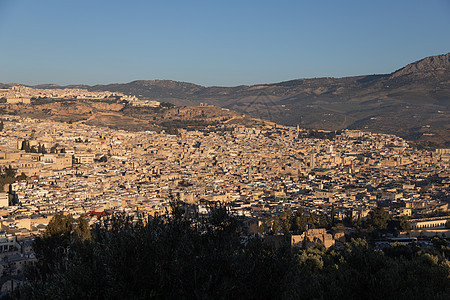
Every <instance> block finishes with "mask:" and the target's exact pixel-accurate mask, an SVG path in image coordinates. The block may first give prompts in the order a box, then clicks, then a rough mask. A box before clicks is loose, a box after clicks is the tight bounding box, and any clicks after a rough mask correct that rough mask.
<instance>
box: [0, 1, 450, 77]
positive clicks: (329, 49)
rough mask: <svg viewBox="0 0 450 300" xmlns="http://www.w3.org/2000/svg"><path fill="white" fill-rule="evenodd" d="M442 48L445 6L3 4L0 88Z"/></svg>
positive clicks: (345, 68)
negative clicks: (10, 84) (8, 85)
mask: <svg viewBox="0 0 450 300" xmlns="http://www.w3.org/2000/svg"><path fill="white" fill-rule="evenodd" d="M449 51H450V0H427V1H425V0H377V1H364V0H358V1H346V0H330V1H320V0H310V1H299V0H298V1H294V0H292V1H284V0H277V1H275V0H273V1H264V0H255V1H246V0H240V1H234V0H228V1H220V2H219V1H215V0H209V1H195V0H189V1H188V0H186V1H170V0H166V1H133V0H128V1H113V0H109V1H98V0H89V1H85V0H73V1H70V0H54V1H47V0H39V1H38V0H29V1H22V0H0V82H3V83H12V82H17V83H25V84H38V83H57V84H75V83H86V84H96V83H112V82H129V81H133V80H137V79H172V80H179V81H188V82H193V83H197V84H202V85H225V86H231V85H238V84H254V83H269V82H279V81H283V80H290V79H295V78H310V77H327V76H333V77H343V76H350V75H360V74H379V73H390V72H392V71H394V70H396V69H398V68H401V67H403V66H404V65H406V64H408V63H410V62H413V61H415V60H418V59H421V58H424V57H426V56H430V55H436V54H443V53H447V52H449Z"/></svg>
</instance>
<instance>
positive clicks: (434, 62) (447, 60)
mask: <svg viewBox="0 0 450 300" xmlns="http://www.w3.org/2000/svg"><path fill="white" fill-rule="evenodd" d="M435 72H450V53H447V54H444V55H436V56H429V57H426V58H424V59H421V60H419V61H416V62H413V63H411V64H408V65H407V66H406V67H403V68H401V69H400V70H397V71H395V72H394V73H392V77H393V78H395V77H399V76H405V75H411V74H422V75H430V74H433V73H435Z"/></svg>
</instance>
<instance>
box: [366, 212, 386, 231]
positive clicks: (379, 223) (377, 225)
mask: <svg viewBox="0 0 450 300" xmlns="http://www.w3.org/2000/svg"><path fill="white" fill-rule="evenodd" d="M388 221H389V214H388V213H387V212H386V211H385V210H384V208H382V207H377V208H375V209H374V210H372V211H371V212H369V215H368V223H369V226H371V227H372V228H373V229H375V230H385V229H386V228H387V225H388Z"/></svg>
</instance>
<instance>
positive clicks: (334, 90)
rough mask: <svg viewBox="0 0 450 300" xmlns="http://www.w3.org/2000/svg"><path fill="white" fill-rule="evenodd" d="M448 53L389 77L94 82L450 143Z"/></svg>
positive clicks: (314, 124)
mask: <svg viewBox="0 0 450 300" xmlns="http://www.w3.org/2000/svg"><path fill="white" fill-rule="evenodd" d="M449 61H450V53H448V54H445V55H438V56H431V57H427V58H424V59H422V60H420V61H417V62H414V63H411V64H409V65H407V66H405V67H404V68H402V69H400V70H397V71H395V72H393V73H391V74H381V75H368V76H354V77H345V78H329V77H327V78H313V79H297V80H291V81H285V82H280V83H274V84H260V85H253V86H245V85H243V86H236V87H203V86H199V85H195V84H191V83H185V82H176V81H166V80H151V81H145V80H139V81H133V82H130V83H126V84H109V85H96V86H93V87H88V89H90V90H109V91H117V92H122V93H126V94H134V95H138V96H140V97H143V98H148V99H155V100H159V101H167V102H171V103H173V104H176V105H198V104H199V103H201V102H207V103H210V104H213V105H217V106H220V107H224V108H228V109H232V110H236V111H238V112H241V113H246V114H250V115H253V116H255V117H258V118H262V119H267V120H270V121H274V122H277V123H280V124H283V125H297V124H300V126H302V127H307V128H315V129H327V130H337V129H343V128H350V129H362V130H368V131H374V132H384V133H394V134H397V135H400V136H402V137H404V138H407V139H410V140H419V141H432V142H434V143H438V144H440V145H444V144H446V145H447V146H449V145H450V144H449V143H450V133H449V132H450V131H449V129H450V128H449V127H450V122H449V103H450V101H449V99H450V62H449Z"/></svg>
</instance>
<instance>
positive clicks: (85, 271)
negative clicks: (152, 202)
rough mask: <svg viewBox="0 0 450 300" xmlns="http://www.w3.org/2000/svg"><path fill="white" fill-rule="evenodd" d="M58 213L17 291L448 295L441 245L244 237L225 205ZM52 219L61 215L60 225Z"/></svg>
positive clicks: (175, 295)
mask: <svg viewBox="0 0 450 300" xmlns="http://www.w3.org/2000/svg"><path fill="white" fill-rule="evenodd" d="M66 218H69V217H62V216H59V217H57V219H56V220H55V221H53V223H51V224H50V225H51V226H50V225H49V229H48V230H47V232H46V234H45V235H44V236H43V237H42V238H40V239H38V240H37V241H36V243H35V251H36V254H37V255H38V257H39V263H38V264H37V267H36V268H35V269H34V270H31V272H30V273H29V276H30V284H28V285H26V286H23V287H22V288H21V289H20V290H18V291H16V293H15V294H14V295H13V297H15V298H17V299H149V298H162V299H186V298H187V299H244V298H245V299H380V298H389V299H390V298H398V299H448V298H449V296H450V290H449V289H450V279H449V278H450V277H449V276H450V263H449V261H448V257H447V255H448V253H449V251H448V247H447V246H446V244H445V243H440V244H439V243H437V242H436V245H437V247H436V248H435V249H433V250H430V251H429V252H424V251H422V250H421V249H420V248H415V247H408V246H405V245H394V246H392V247H389V248H387V249H386V250H385V252H382V251H379V250H373V249H372V248H370V246H369V245H368V244H367V242H366V241H364V240H353V241H352V242H351V243H348V244H347V246H346V248H345V249H344V250H342V251H335V250H325V249H323V248H311V249H308V250H301V251H299V252H293V251H291V249H288V248H279V249H273V248H271V247H269V246H267V245H265V244H264V243H263V242H262V240H260V239H258V238H250V239H248V240H246V241H245V242H244V241H243V239H242V238H241V235H240V232H239V228H240V227H239V222H238V221H237V220H236V219H235V218H233V217H231V216H230V215H229V214H228V213H227V211H226V210H225V209H224V208H221V207H219V208H216V209H213V210H212V213H211V216H210V218H207V219H206V218H200V217H193V218H190V219H187V218H185V216H184V211H183V209H182V208H181V206H177V205H174V207H173V213H172V215H171V216H169V217H154V218H150V219H148V220H147V219H146V220H144V219H140V220H138V221H135V220H132V219H131V218H129V217H127V216H124V215H115V216H112V217H110V218H109V219H105V220H104V221H103V222H102V223H101V224H100V225H98V226H96V227H94V228H93V229H92V230H91V231H90V232H89V230H87V229H86V224H85V221H83V220H81V221H79V222H78V223H77V224H75V225H71V222H69V221H71V220H66ZM58 224H59V225H58Z"/></svg>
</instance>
